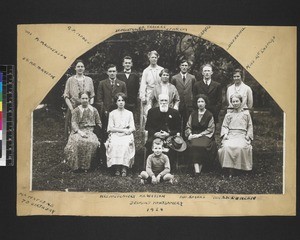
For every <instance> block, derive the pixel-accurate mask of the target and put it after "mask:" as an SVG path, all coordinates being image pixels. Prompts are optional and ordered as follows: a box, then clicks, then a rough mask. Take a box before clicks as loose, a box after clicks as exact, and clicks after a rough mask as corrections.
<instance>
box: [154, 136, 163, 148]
mask: <svg viewBox="0 0 300 240" xmlns="http://www.w3.org/2000/svg"><path fill="white" fill-rule="evenodd" d="M154 145H159V146H161V147H163V145H164V142H163V140H161V139H160V138H155V139H154V140H153V142H152V148H153V147H154Z"/></svg>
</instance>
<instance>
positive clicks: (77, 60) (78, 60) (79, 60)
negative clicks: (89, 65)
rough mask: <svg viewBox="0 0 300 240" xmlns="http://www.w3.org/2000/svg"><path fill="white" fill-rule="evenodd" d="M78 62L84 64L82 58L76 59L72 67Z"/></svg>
mask: <svg viewBox="0 0 300 240" xmlns="http://www.w3.org/2000/svg"><path fill="white" fill-rule="evenodd" d="M78 63H82V64H83V66H85V64H84V61H83V60H82V59H76V60H75V62H74V68H75V67H76V65H77V64H78Z"/></svg>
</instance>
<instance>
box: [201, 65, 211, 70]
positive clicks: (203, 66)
mask: <svg viewBox="0 0 300 240" xmlns="http://www.w3.org/2000/svg"><path fill="white" fill-rule="evenodd" d="M205 67H210V68H211V70H213V66H212V65H211V64H210V63H205V64H203V65H202V67H201V69H202V71H203V68H205Z"/></svg>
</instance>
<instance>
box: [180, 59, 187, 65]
mask: <svg viewBox="0 0 300 240" xmlns="http://www.w3.org/2000/svg"><path fill="white" fill-rule="evenodd" d="M185 62H186V63H187V64H188V65H190V63H189V61H188V60H187V59H181V60H180V61H179V66H180V65H181V64H183V63H185Z"/></svg>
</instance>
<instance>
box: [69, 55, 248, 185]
mask: <svg viewBox="0 0 300 240" xmlns="http://www.w3.org/2000/svg"><path fill="white" fill-rule="evenodd" d="M148 58H149V62H150V64H149V66H148V67H147V68H145V69H144V71H143V73H142V77H141V78H140V77H139V75H138V74H137V73H135V72H133V71H132V66H133V60H132V58H131V57H130V56H126V57H124V59H123V67H124V69H123V71H122V72H120V73H118V72H117V67H116V65H113V64H110V65H108V67H107V76H108V78H107V79H105V80H102V81H100V82H99V84H98V87H97V89H96V91H95V89H94V85H93V80H92V79H91V78H90V77H88V76H86V75H85V74H84V71H85V66H84V63H83V61H82V60H77V61H76V62H75V71H76V74H75V75H74V76H71V77H70V78H69V79H68V80H67V82H66V85H65V91H64V95H63V96H64V99H65V102H66V104H67V106H68V109H67V113H66V123H65V132H66V134H67V136H68V142H67V145H66V147H65V156H66V162H67V164H68V165H69V166H70V168H71V169H72V170H73V171H74V172H80V171H85V172H86V171H88V170H89V169H90V168H91V164H92V162H93V161H94V160H95V158H97V157H99V154H98V153H99V149H100V146H101V145H103V146H104V148H105V151H104V150H103V148H101V149H102V152H104V153H105V161H106V165H107V167H108V168H111V169H112V170H113V171H112V172H113V174H114V175H115V176H122V177H126V176H127V174H128V169H129V168H131V167H132V165H133V163H134V159H135V139H134V135H133V132H134V131H135V130H136V128H135V121H134V116H136V115H134V114H133V113H136V112H137V111H139V109H140V115H141V124H140V128H141V130H142V131H143V132H144V133H145V136H146V140H145V149H146V163H145V169H144V171H142V172H141V173H140V175H139V177H140V180H141V183H146V182H149V183H153V184H156V183H158V182H161V181H169V182H171V183H172V182H174V175H172V174H171V169H172V170H173V166H174V162H175V158H176V157H178V154H179V153H180V154H182V156H184V158H185V159H186V160H187V162H189V163H192V164H193V168H194V176H195V177H196V176H199V175H200V173H201V170H202V167H203V166H205V165H206V164H210V163H212V162H216V161H219V163H220V166H221V167H222V168H223V169H224V172H225V174H226V175H227V176H228V177H229V178H231V177H232V176H234V174H235V171H236V170H246V171H249V170H252V165H253V161H252V145H251V141H252V140H253V126H252V120H251V115H250V111H249V110H250V109H251V108H252V105H253V96H252V90H251V88H250V87H249V86H247V85H246V84H245V83H244V82H243V81H242V79H243V71H242V70H240V69H236V70H234V72H233V75H232V76H233V84H232V85H230V86H229V87H228V88H227V92H226V100H227V102H228V107H227V113H226V115H225V117H224V120H223V124H222V125H221V131H220V132H221V133H220V137H221V147H220V148H219V149H218V147H217V144H216V141H215V130H216V124H217V123H218V122H219V119H218V116H219V112H220V110H221V107H222V88H221V85H220V84H219V83H218V82H215V81H213V80H212V75H213V67H212V65H211V64H205V65H203V66H202V75H203V79H198V80H197V79H196V78H195V76H194V75H192V74H190V73H189V68H190V66H189V62H188V61H187V60H184V59H183V60H181V61H180V63H179V68H180V72H179V73H178V74H176V75H174V76H172V77H171V78H170V72H169V70H168V69H166V68H163V67H161V66H159V65H158V59H159V54H158V53H157V51H151V52H149V53H148ZM170 79H171V80H170ZM138 98H139V99H140V103H141V107H140V106H139V105H138V103H139V101H138ZM99 133H100V137H99Z"/></svg>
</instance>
